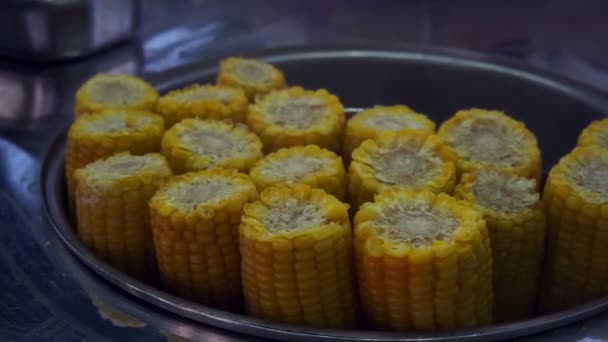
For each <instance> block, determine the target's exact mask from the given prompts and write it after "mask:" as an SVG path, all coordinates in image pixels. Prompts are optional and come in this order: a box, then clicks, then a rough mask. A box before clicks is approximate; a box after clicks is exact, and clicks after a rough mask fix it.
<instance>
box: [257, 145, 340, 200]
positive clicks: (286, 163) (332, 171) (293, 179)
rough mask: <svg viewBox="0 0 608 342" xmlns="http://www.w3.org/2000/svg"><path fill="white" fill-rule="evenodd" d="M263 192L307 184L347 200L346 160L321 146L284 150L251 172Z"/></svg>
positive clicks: (266, 159) (269, 156)
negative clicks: (286, 185) (272, 187)
mask: <svg viewBox="0 0 608 342" xmlns="http://www.w3.org/2000/svg"><path fill="white" fill-rule="evenodd" d="M249 175H250V176H251V179H252V180H253V182H254V183H255V185H256V187H257V189H258V191H259V192H262V191H263V190H264V189H266V188H268V187H270V186H273V185H278V184H288V185H293V184H295V183H303V184H307V185H309V186H311V187H313V188H319V189H323V190H325V191H326V192H327V193H328V194H330V195H334V196H336V198H338V199H339V200H343V199H344V190H345V188H346V172H345V171H344V165H343V164H342V158H340V157H339V156H338V155H336V154H335V153H333V152H331V151H329V150H326V149H324V148H320V147H319V146H317V145H307V146H295V147H288V148H282V149H280V150H278V151H277V152H274V153H271V154H269V155H267V156H266V157H264V158H262V159H260V160H259V161H258V162H257V163H256V164H255V165H254V166H253V167H252V168H251V170H250V171H249Z"/></svg>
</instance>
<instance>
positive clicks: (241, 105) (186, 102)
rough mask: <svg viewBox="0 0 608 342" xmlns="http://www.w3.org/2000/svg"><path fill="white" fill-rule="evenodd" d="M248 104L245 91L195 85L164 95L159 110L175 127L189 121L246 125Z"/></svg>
mask: <svg viewBox="0 0 608 342" xmlns="http://www.w3.org/2000/svg"><path fill="white" fill-rule="evenodd" d="M248 105H249V102H248V101H247V97H246V96H245V93H244V92H243V91H242V90H241V89H238V88H231V87H226V86H215V85H210V84H205V85H198V84H193V85H190V86H188V87H185V88H182V89H178V90H173V91H170V92H169V93H167V94H166V95H164V96H162V97H161V98H160V99H159V100H158V106H157V107H156V110H157V112H158V113H159V114H161V115H162V116H163V117H164V118H165V121H166V122H167V127H171V126H173V125H174V124H176V123H177V122H179V121H181V120H183V119H186V118H201V119H213V120H225V119H228V120H231V121H234V122H245V116H246V115H247V106H248Z"/></svg>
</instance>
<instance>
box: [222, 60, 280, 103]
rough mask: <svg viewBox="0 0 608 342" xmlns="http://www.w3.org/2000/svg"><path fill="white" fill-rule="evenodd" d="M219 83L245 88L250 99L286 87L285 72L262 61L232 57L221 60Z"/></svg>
mask: <svg viewBox="0 0 608 342" xmlns="http://www.w3.org/2000/svg"><path fill="white" fill-rule="evenodd" d="M216 81H217V84H223V85H227V86H232V87H237V88H240V89H243V91H245V94H246V95H247V97H248V98H249V100H250V101H253V100H254V99H255V98H256V96H258V95H265V94H267V93H269V92H270V91H272V90H276V89H281V88H284V87H285V77H284V76H283V73H282V72H281V71H280V70H279V69H277V68H275V67H274V66H272V65H270V64H268V63H264V62H261V61H257V60H253V59H246V58H239V57H230V58H228V59H225V60H223V61H222V62H220V70H219V73H218V76H217V80H216Z"/></svg>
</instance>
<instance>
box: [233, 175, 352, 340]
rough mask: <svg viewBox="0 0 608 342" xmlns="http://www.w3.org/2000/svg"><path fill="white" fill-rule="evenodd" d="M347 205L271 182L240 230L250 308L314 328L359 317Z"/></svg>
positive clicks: (247, 211)
mask: <svg viewBox="0 0 608 342" xmlns="http://www.w3.org/2000/svg"><path fill="white" fill-rule="evenodd" d="M347 208H348V206H347V205H345V204H342V203H341V202H339V201H338V200H337V199H336V198H335V197H333V196H331V195H328V194H327V193H326V192H325V191H323V190H320V189H312V188H310V187H309V186H308V185H304V184H295V185H294V186H293V187H291V188H289V187H270V188H267V189H266V190H264V192H262V194H261V197H260V201H257V202H254V203H251V204H247V205H246V206H245V213H244V215H243V221H242V224H241V228H240V249H241V256H242V275H243V293H244V295H245V304H246V308H247V312H248V313H249V314H251V315H253V316H256V317H260V318H263V319H267V320H271V321H276V322H285V323H292V324H303V325H309V326H314V327H327V328H346V327H352V326H353V325H354V322H355V296H354V290H353V270H352V260H351V258H352V240H351V238H352V237H351V231H350V222H349V219H348V213H347Z"/></svg>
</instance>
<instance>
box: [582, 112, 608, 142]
mask: <svg viewBox="0 0 608 342" xmlns="http://www.w3.org/2000/svg"><path fill="white" fill-rule="evenodd" d="M577 145H578V146H598V147H601V148H604V149H608V119H604V120H596V121H593V122H592V123H591V124H589V126H587V127H586V128H585V129H584V130H583V132H582V133H581V135H580V136H579V137H578V144H577Z"/></svg>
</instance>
